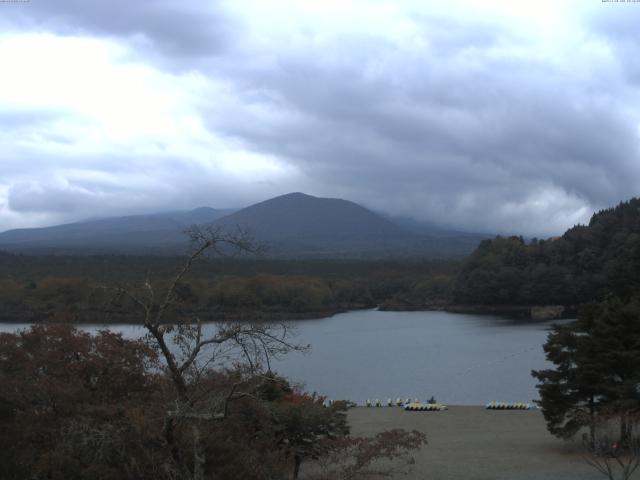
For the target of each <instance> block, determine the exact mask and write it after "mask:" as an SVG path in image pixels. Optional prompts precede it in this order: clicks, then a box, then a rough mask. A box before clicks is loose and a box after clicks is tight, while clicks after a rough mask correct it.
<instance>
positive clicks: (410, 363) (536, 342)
mask: <svg viewBox="0 0 640 480" xmlns="http://www.w3.org/2000/svg"><path fill="white" fill-rule="evenodd" d="M287 323H288V324H290V325H295V326H296V330H297V338H296V341H297V342H299V343H303V344H306V343H309V344H311V352H309V353H306V354H303V353H298V352H296V353H292V354H289V355H287V356H285V357H284V358H282V359H280V360H278V361H276V362H274V364H273V366H274V370H277V371H278V372H279V373H281V374H283V375H284V376H286V377H288V378H290V379H291V380H293V381H296V382H302V381H304V382H305V388H306V390H308V391H310V392H312V391H316V392H318V393H321V394H323V395H327V396H328V397H329V398H332V399H349V400H352V401H355V402H357V403H358V404H362V403H364V402H365V400H366V399H368V398H369V399H372V400H373V399H375V398H379V399H380V400H383V401H386V399H387V398H388V397H391V398H393V399H395V398H396V397H402V398H406V397H410V398H412V399H413V398H419V399H420V400H422V401H425V400H426V399H428V398H429V397H431V396H434V397H435V398H436V400H437V401H438V402H442V403H446V404H450V405H480V404H485V403H487V402H489V401H491V400H497V401H514V402H516V401H517V402H531V401H532V400H533V399H536V398H538V395H537V391H536V389H535V380H534V379H533V378H532V377H531V374H530V372H531V370H532V369H541V368H545V367H547V366H548V365H549V364H548V363H547V362H546V360H545V358H544V352H543V350H542V345H543V343H544V342H545V340H546V337H547V334H548V329H549V328H550V326H551V322H536V323H522V321H518V322H515V321H513V320H509V319H505V318H500V317H494V316H486V315H469V314H455V313H446V312H439V311H429V312H381V311H377V310H358V311H352V312H348V313H343V314H338V315H334V316H332V317H329V318H321V319H317V320H301V321H293V322H287ZM25 327H28V325H27V324H0V331H15V330H16V329H18V328H25ZM83 328H88V329H96V328H99V326H95V325H93V326H86V327H85V326H83ZM102 328H104V327H102ZM109 328H111V329H112V330H114V331H118V332H122V333H123V334H124V335H125V336H127V337H130V338H131V337H138V336H140V335H142V334H143V333H144V330H143V329H142V328H141V327H140V326H134V325H112V326H110V327H109Z"/></svg>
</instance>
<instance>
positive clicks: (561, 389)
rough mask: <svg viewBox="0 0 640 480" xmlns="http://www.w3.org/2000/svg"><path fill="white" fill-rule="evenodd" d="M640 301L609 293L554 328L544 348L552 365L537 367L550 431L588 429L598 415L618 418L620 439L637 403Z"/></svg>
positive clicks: (569, 433)
mask: <svg viewBox="0 0 640 480" xmlns="http://www.w3.org/2000/svg"><path fill="white" fill-rule="evenodd" d="M638 317H640V303H638V301H637V300H633V301H630V302H628V303H626V304H625V303H622V302H621V301H620V300H619V299H617V298H613V297H610V298H608V299H607V300H605V301H604V302H602V303H600V304H590V305H587V306H585V307H583V308H582V309H581V311H580V314H579V316H578V319H577V320H576V321H575V322H572V323H571V324H568V325H562V326H556V327H555V328H554V329H553V331H552V332H551V333H550V334H549V338H548V340H547V343H546V344H545V345H544V350H545V353H546V356H547V359H548V360H549V361H550V362H552V363H553V364H554V365H555V368H554V369H547V370H538V371H533V372H532V375H533V376H534V377H535V378H536V379H537V380H538V381H539V382H540V383H539V384H538V390H539V392H540V398H541V400H540V401H539V404H540V406H541V407H542V409H543V414H544V417H545V420H546V422H547V428H548V430H549V431H550V432H551V433H553V434H554V435H556V436H558V437H561V438H568V437H571V436H573V435H575V434H576V433H577V432H578V431H579V430H580V429H581V428H583V427H589V428H590V432H591V441H592V442H593V441H594V440H595V435H596V432H595V425H596V420H597V417H607V418H612V417H616V418H619V419H620V425H621V430H620V440H621V441H623V442H625V441H626V440H627V437H628V434H629V422H628V419H629V417H630V415H632V414H633V413H635V412H636V411H637V410H638V409H639V407H640V403H639V398H638V390H637V387H638V385H639V384H640V321H638Z"/></svg>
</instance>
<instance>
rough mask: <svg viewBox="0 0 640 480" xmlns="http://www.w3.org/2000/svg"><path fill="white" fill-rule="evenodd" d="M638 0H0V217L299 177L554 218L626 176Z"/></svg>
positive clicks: (75, 213) (263, 191)
mask: <svg viewBox="0 0 640 480" xmlns="http://www.w3.org/2000/svg"><path fill="white" fill-rule="evenodd" d="M638 25H640V3H631V2H629V3H612V2H602V1H601V0H577V1H568V0H565V1H557V0H550V1H545V0H535V1H531V2H527V1H524V0H521V1H513V0H504V1H497V0H493V1H492V0H482V1H477V2H472V1H452V0H447V1H442V2H436V1H432V2H427V1H423V0H418V1H402V0H388V1H382V0H381V1H377V0H368V1H364V0H363V1H357V0H354V1H349V0H335V1H332V0H317V1H311V0H306V1H304V0H290V1H284V0H283V1H275V0H269V1H245V0H231V1H229V2H210V1H209V2H208V1H202V0H198V1H193V2H191V1H185V0H170V1H166V0H148V1H145V0H137V1H135V2H133V1H130V0H111V1H109V2H93V1H86V0H31V1H30V2H28V3H0V230H5V229H9V228H15V227H26V226H41V225H50V224H56V223H61V222H66V221H73V220H78V219H83V218H89V217H102V216H108V215H121V214H129V213H145V212H154V211H163V210H176V209H188V208H195V207H198V206H203V205H208V206H212V207H221V208H222V207H238V206H246V205H248V204H250V203H253V202H256V201H260V200H264V199H266V198H269V197H272V196H276V195H280V194H284V193H288V192H291V191H302V192H306V193H309V194H312V195H318V196H330V197H341V198H346V199H349V200H353V201H356V202H359V203H361V204H363V205H365V206H367V207H370V208H373V209H376V210H378V211H381V212H384V213H388V214H391V215H401V216H410V217H414V218H416V219H422V220H430V221H433V222H436V223H439V224H442V225H445V226H450V227H455V228H458V229H465V230H477V231H483V232H502V233H511V232H513V233H522V234H526V235H539V236H540V235H553V234H558V233H561V232H562V231H564V229H566V228H567V227H570V226H572V225H574V224H576V223H584V222H588V220H589V217H590V216H591V214H592V212H593V211H594V210H596V209H599V208H602V207H606V206H612V205H614V204H616V203H617V202H619V201H620V200H624V199H628V198H630V197H632V196H635V195H638V194H640V148H639V147H640V141H639V140H640V111H639V108H640V90H639V87H640V55H639V54H638V52H639V51H640V29H639V28H638Z"/></svg>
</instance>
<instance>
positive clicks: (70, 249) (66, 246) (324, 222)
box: [0, 193, 484, 258]
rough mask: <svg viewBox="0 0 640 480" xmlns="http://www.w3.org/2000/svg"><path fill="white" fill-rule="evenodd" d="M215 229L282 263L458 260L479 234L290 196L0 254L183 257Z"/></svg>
mask: <svg viewBox="0 0 640 480" xmlns="http://www.w3.org/2000/svg"><path fill="white" fill-rule="evenodd" d="M208 223H214V224H215V225H219V226H220V227H222V228H224V229H226V230H227V231H233V230H236V229H238V228H241V229H243V230H246V231H248V232H249V233H250V234H251V235H252V236H253V237H254V238H255V239H256V240H258V241H260V242H264V243H266V244H267V246H268V255H269V256H272V257H279V258H410V257H421V258H461V257H463V256H464V255H467V254H468V253H469V252H471V251H472V250H473V248H475V246H476V245H477V244H478V242H479V241H480V240H481V239H482V238H484V236H480V235H473V234H463V233H459V232H446V231H442V230H438V231H435V230H434V232H433V234H432V235H430V234H428V233H425V232H416V231H410V230H409V229H406V228H403V227H401V226H399V225H398V224H396V223H395V222H393V221H391V220H389V219H387V218H385V217H383V216H382V215H379V214H377V213H374V212H372V211H370V210H368V209H366V208H364V207H362V206H361V205H358V204H356V203H353V202H350V201H347V200H341V199H335V198H318V197H313V196H310V195H305V194H303V193H290V194H287V195H282V196H279V197H276V198H272V199H270V200H266V201H264V202H260V203H256V204H254V205H251V206H249V207H246V208H243V209H241V210H238V211H228V210H227V211H225V210H216V209H212V208H207V207H204V208H199V209H196V210H192V211H189V212H170V213H161V214H156V215H137V216H129V217H119V218H106V219H100V220H91V221H84V222H78V223H72V224H67V225H59V226H54V227H47V228H31V229H20V230H11V231H8V232H4V233H1V234H0V249H3V250H7V251H13V252H16V251H18V252H26V253H51V252H53V253H66V254H78V253H84V254H87V253H101V252H110V253H136V254H140V253H143V254H175V253H181V252H184V250H185V248H186V247H187V238H186V236H185V235H184V233H183V232H184V230H185V229H186V228H188V227H189V226H190V225H193V224H208Z"/></svg>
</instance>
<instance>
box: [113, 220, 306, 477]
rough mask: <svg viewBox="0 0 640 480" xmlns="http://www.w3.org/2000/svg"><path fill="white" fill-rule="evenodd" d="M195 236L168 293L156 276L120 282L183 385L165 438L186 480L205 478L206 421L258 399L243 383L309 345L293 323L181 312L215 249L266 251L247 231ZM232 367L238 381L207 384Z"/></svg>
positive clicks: (197, 230) (199, 231)
mask: <svg viewBox="0 0 640 480" xmlns="http://www.w3.org/2000/svg"><path fill="white" fill-rule="evenodd" d="M187 233H188V235H189V236H190V239H191V245H192V251H191V254H190V255H189V256H188V258H187V259H186V261H185V262H184V264H183V265H182V267H181V268H180V270H179V271H178V273H177V274H176V275H175V277H173V278H172V280H171V282H170V283H169V285H168V286H167V287H166V290H165V291H164V292H162V293H161V294H160V293H159V292H156V288H154V287H153V286H152V283H151V281H150V280H149V278H147V280H146V281H145V282H144V286H143V287H142V288H138V289H133V288H128V287H119V288H118V289H117V292H118V294H119V295H120V296H122V297H126V298H128V299H130V300H131V301H132V302H133V303H134V304H135V305H136V306H137V307H138V308H139V309H140V311H141V314H142V316H143V318H142V324H143V325H144V328H145V329H146V330H147V332H148V338H149V339H150V341H151V343H152V344H153V345H154V347H156V348H157V349H158V350H159V351H160V353H161V356H162V359H163V360H164V363H165V365H166V369H167V371H168V374H169V377H170V379H171V383H172V385H173V389H174V390H175V398H176V400H175V406H174V407H173V409H172V410H171V411H169V412H168V413H167V416H166V418H165V424H164V437H165V440H166V442H167V444H168V446H169V447H170V450H171V452H172V456H173V460H174V461H175V463H176V465H177V467H178V470H179V472H180V475H181V476H182V477H183V478H190V479H193V480H202V479H204V478H205V464H206V453H205V448H204V443H203V440H202V433H203V432H202V428H203V425H205V424H211V422H215V421H221V420H224V418H225V417H226V416H227V414H228V411H229V403H230V402H232V401H233V400H235V399H238V398H243V397H247V396H251V395H252V393H250V391H248V390H245V389H243V388H242V387H243V386H245V385H246V384H247V383H248V379H250V378H251V379H255V378H256V377H259V376H260V374H261V373H264V372H265V371H268V372H270V370H271V368H270V361H271V359H272V358H274V357H278V356H279V355H282V354H285V353H287V352H290V351H292V350H303V349H306V348H308V347H303V346H299V345H294V344H293V343H291V341H290V339H291V332H290V330H289V328H288V327H287V326H286V325H285V324H277V325H274V324H267V323H246V322H233V323H231V322H217V323H215V324H203V322H202V320H201V319H200V317H199V316H198V315H197V314H193V313H191V314H189V313H186V312H181V311H180V310H179V309H177V308H176V305H177V303H178V302H179V298H180V290H181V286H182V285H183V283H182V282H183V280H184V279H185V277H186V276H187V274H188V273H189V272H190V270H191V269H192V267H193V265H194V263H195V262H196V261H198V260H199V259H201V258H203V257H205V256H207V255H209V254H214V255H218V256H229V255H242V254H252V255H255V254H259V253H261V250H262V247H261V246H260V245H257V244H256V243H255V242H253V241H252V240H251V239H250V238H249V237H248V236H247V235H246V234H245V233H244V232H242V231H238V232H236V233H234V234H229V233H226V232H224V231H223V230H222V229H220V228H217V227H214V226H207V227H193V228H192V229H190V230H189V231H188V232H187ZM229 366H234V367H236V369H237V371H238V372H239V373H240V377H239V378H237V379H236V381H234V383H233V384H230V385H225V386H224V388H218V389H212V388H211V386H210V383H208V382H204V381H202V380H203V379H204V378H205V377H206V376H207V374H208V373H209V372H211V371H212V370H213V369H215V368H220V367H229ZM271 378H272V377H271ZM253 386H254V387H255V382H254V383H253ZM253 391H255V388H254V389H253ZM176 422H187V423H188V424H189V425H190V428H191V433H192V438H193V446H194V451H193V463H192V467H191V468H189V466H188V462H187V461H186V459H184V458H183V455H182V453H181V450H180V448H179V446H178V444H177V440H176Z"/></svg>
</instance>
